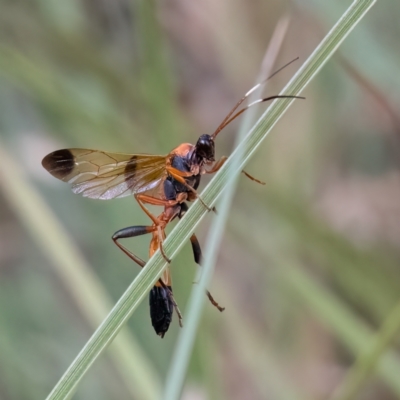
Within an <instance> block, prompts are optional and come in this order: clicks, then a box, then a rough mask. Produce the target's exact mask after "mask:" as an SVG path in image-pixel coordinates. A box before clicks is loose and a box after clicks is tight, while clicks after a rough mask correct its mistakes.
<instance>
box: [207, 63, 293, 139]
mask: <svg viewBox="0 0 400 400" xmlns="http://www.w3.org/2000/svg"><path fill="white" fill-rule="evenodd" d="M298 59H299V57H296V58H294V59H293V60H291V61H289V62H288V63H286V64H285V65H283V66H282V67H280V68H279V69H278V70H276V71H275V72H274V73H273V74H271V75H270V76H269V77H268V78H266V79H264V80H263V81H261V82H260V83H257V85H255V86H254V87H252V88H251V89H250V90H249V91H248V92H247V93H246V94H245V95H244V96H243V97H242V98H241V99H240V100H239V101H238V102H237V103H236V105H235V107H233V108H232V110H231V111H230V112H229V113H228V115H227V116H226V117H225V118H224V120H223V121H222V122H221V123H220V125H219V126H218V128H217V129H216V130H215V132H214V133H213V134H212V135H211V138H212V139H213V140H214V139H215V138H216V136H217V135H218V133H219V132H221V131H222V129H224V128H225V126H226V125H228V124H229V122H231V121H233V120H234V119H235V118H236V117H237V116H238V115H240V114H241V113H242V112H243V111H245V110H247V108H248V107H246V108H244V109H243V110H242V111H241V112H239V113H237V114H235V116H234V117H232V115H233V113H234V112H235V111H236V110H237V109H238V108H239V106H240V105H241V104H242V103H243V102H244V101H245V100H246V99H247V98H248V97H249V96H250V95H251V94H252V93H253V92H254V91H255V90H257V89H258V88H259V87H260V86H262V85H264V84H265V82H267V81H268V80H269V79H271V78H272V77H273V76H275V75H276V74H277V73H279V72H281V71H282V70H283V69H285V68H286V67H288V66H289V65H290V64H292V63H294V62H295V61H297V60H298ZM273 98H276V96H275V97H273ZM261 100H262V101H267V100H263V99H261ZM268 100H272V98H268ZM262 101H261V102H262Z"/></svg>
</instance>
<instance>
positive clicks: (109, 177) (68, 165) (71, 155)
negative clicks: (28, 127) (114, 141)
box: [42, 149, 167, 200]
mask: <svg viewBox="0 0 400 400" xmlns="http://www.w3.org/2000/svg"><path fill="white" fill-rule="evenodd" d="M166 158H167V156H157V155H151V154H124V153H108V152H105V151H98V150H90V149H63V150H57V151H55V152H53V153H50V154H48V155H47V156H46V157H45V158H44V159H43V161H42V165H43V167H44V168H45V169H47V171H49V172H50V173H51V174H52V175H53V176H54V177H56V178H58V179H60V180H62V181H64V182H68V183H70V184H71V186H72V191H73V192H74V193H78V194H81V195H82V196H84V197H90V198H92V199H101V200H109V199H114V198H119V197H125V196H129V195H131V194H134V193H141V192H146V191H150V190H151V191H154V190H155V189H156V188H157V186H158V185H160V183H161V182H162V180H163V178H164V176H165V174H166V171H165V165H166Z"/></svg>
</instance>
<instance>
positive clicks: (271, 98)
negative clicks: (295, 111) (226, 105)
mask: <svg viewBox="0 0 400 400" xmlns="http://www.w3.org/2000/svg"><path fill="white" fill-rule="evenodd" d="M275 99H301V100H305V97H302V96H290V95H281V96H271V97H265V98H264V99H258V100H255V101H253V102H251V103H250V104H249V105H248V106H246V107H244V108H242V109H241V110H239V111H238V112H236V113H235V114H234V115H233V116H231V117H230V118H229V119H228V120H227V121H225V123H224V125H223V126H222V127H221V130H222V129H224V128H225V127H226V126H227V125H228V124H230V123H231V122H232V121H233V120H234V119H236V118H237V117H238V116H239V115H241V114H243V113H244V112H245V111H246V110H248V109H249V108H250V107H252V106H254V105H256V104H260V103H264V102H265V101H270V100H275Z"/></svg>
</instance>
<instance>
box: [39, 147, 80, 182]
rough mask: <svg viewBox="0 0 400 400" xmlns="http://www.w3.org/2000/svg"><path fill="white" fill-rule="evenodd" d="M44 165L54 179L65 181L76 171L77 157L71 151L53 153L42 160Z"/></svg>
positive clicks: (63, 150) (64, 150)
mask: <svg viewBox="0 0 400 400" xmlns="http://www.w3.org/2000/svg"><path fill="white" fill-rule="evenodd" d="M42 165H43V167H44V168H45V169H47V171H49V172H50V173H51V174H52V175H53V176H54V177H56V178H58V179H63V178H65V177H66V176H68V175H69V174H70V173H71V172H72V171H73V169H74V166H75V157H74V155H73V154H72V152H71V150H69V149H62V150H57V151H53V153H50V154H47V156H46V157H45V158H43V160H42Z"/></svg>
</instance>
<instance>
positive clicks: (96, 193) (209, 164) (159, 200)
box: [42, 60, 302, 337]
mask: <svg viewBox="0 0 400 400" xmlns="http://www.w3.org/2000/svg"><path fill="white" fill-rule="evenodd" d="M293 61H295V60H293ZM293 61H292V62H293ZM290 63H291V62H290ZM290 63H288V64H286V65H285V66H284V67H282V68H280V69H279V70H278V71H276V72H275V73H274V74H273V75H275V74H276V73H278V72H279V71H280V70H282V69H283V68H285V67H286V66H287V65H289V64H290ZM273 75H271V76H270V77H269V78H271V77H272V76H273ZM269 78H268V79H269ZM262 83H263V82H262ZM262 83H260V84H258V85H256V86H255V87H253V88H252V89H251V90H250V91H249V92H248V93H247V94H246V95H245V96H244V97H243V98H242V99H241V100H240V101H239V102H238V103H237V104H236V105H235V107H234V108H233V109H232V110H231V111H230V113H229V114H228V115H227V116H226V117H225V119H224V120H223V121H222V123H221V124H220V125H219V127H218V128H217V129H216V131H215V132H214V133H213V134H212V135H207V134H205V135H202V136H200V138H199V139H198V140H197V142H196V144H195V145H193V144H190V143H184V144H181V145H179V146H177V147H176V148H175V149H173V150H172V151H171V152H170V153H169V154H167V155H166V156H160V155H150V154H124V153H109V152H104V151H99V150H90V149H63V150H57V151H55V152H53V153H50V154H48V155H47V156H46V157H45V158H44V159H43V161H42V165H43V167H44V168H45V169H46V170H47V171H49V172H50V173H51V174H52V175H53V176H54V177H56V178H58V179H60V180H62V181H65V182H68V183H70V184H71V186H72V191H73V192H74V193H78V194H81V195H83V196H84V197H89V198H93V199H101V200H109V199H114V198H120V197H125V196H129V195H133V196H134V197H135V199H136V200H137V202H138V203H139V205H140V207H141V208H142V210H143V211H144V212H145V213H146V214H147V215H148V216H149V218H150V219H151V220H152V222H153V224H152V225H150V226H132V227H128V228H124V229H121V230H119V231H118V232H116V233H115V234H114V235H113V240H114V243H115V244H116V245H117V246H118V247H119V248H120V249H121V250H122V251H124V253H125V254H127V255H128V256H129V257H130V258H131V259H132V260H133V261H135V262H136V263H137V264H139V265H140V266H141V267H143V266H144V265H145V262H144V261H143V260H142V259H140V258H139V257H137V256H136V255H134V254H133V253H132V252H130V251H129V250H127V249H126V248H125V247H123V246H122V245H121V244H120V243H119V242H118V240H119V239H122V238H129V237H135V236H139V235H143V234H147V233H151V234H152V239H151V242H150V252H149V253H150V256H152V255H153V254H154V252H155V251H156V250H158V249H160V251H161V253H162V255H163V257H164V258H165V259H166V260H167V261H168V262H170V260H169V259H168V257H167V256H166V254H165V253H164V250H163V246H162V243H163V241H164V239H165V227H166V226H167V225H168V223H170V222H171V221H172V220H174V219H175V218H177V217H178V218H182V216H183V215H184V213H185V212H186V211H187V205H186V203H185V202H186V201H193V200H194V199H196V198H198V197H199V196H198V194H197V188H198V186H199V184H200V180H201V176H202V175H204V174H209V173H214V172H216V171H218V169H219V168H221V166H222V165H223V164H224V162H225V161H226V159H227V158H226V157H222V158H221V159H220V160H219V161H217V162H216V161H215V145H214V140H215V138H216V136H217V135H218V133H219V132H220V131H221V130H222V129H223V128H224V127H225V126H226V125H228V124H229V123H230V122H231V121H233V120H234V119H235V118H236V117H238V116H239V115H241V114H242V113H243V112H244V111H245V110H247V109H248V108H249V107H251V106H252V105H254V104H257V103H262V102H265V101H268V100H272V99H277V98H302V97H296V96H290V95H288V96H286V95H284V96H271V97H267V98H262V99H259V100H257V101H255V102H253V103H251V104H249V105H248V106H246V107H244V108H242V109H240V110H239V111H236V110H237V109H238V108H239V106H240V105H241V104H242V103H243V101H244V100H245V99H246V98H247V97H248V96H249V95H250V94H251V93H252V92H253V91H254V90H256V89H257V88H258V87H259V86H260V85H261V84H262ZM235 111H236V112H235ZM243 173H244V174H245V175H246V176H247V177H249V178H250V179H252V180H254V181H256V182H259V183H262V182H260V181H257V180H256V179H254V178H253V177H251V176H250V175H249V174H247V173H246V172H245V171H243ZM199 200H200V201H202V199H201V198H200V197H199ZM202 203H203V204H204V202H203V201H202ZM145 204H151V205H156V206H163V207H164V211H163V212H162V213H161V214H160V215H159V216H158V217H156V216H154V215H153V214H152V213H151V212H150V211H149V210H148V209H147V208H146V206H145ZM204 206H205V207H207V208H208V210H211V209H210V208H209V207H208V206H207V205H206V204H204ZM190 240H191V243H192V249H193V253H194V258H195V261H196V262H197V263H198V264H200V262H201V250H200V246H199V243H198V240H197V238H196V236H195V235H192V237H191V239H190ZM207 295H208V297H209V299H210V301H211V303H212V304H213V305H214V306H216V307H217V308H218V309H219V310H220V311H222V310H223V308H222V307H220V306H219V305H218V303H216V302H215V301H214V299H213V298H212V296H211V294H210V293H209V292H208V291H207ZM173 308H175V310H176V311H177V314H178V316H179V321H180V323H181V315H180V312H179V309H178V307H177V305H176V302H175V300H174V298H173V295H172V289H171V277H170V273H169V269H167V270H166V271H165V272H164V274H163V276H162V277H161V278H160V279H159V280H158V282H157V283H156V284H155V286H154V287H153V289H152V290H151V292H150V315H151V320H152V324H153V327H154V329H155V331H156V333H157V334H158V335H160V336H161V337H163V336H164V334H165V332H166V331H167V330H168V327H169V325H170V322H171V319H172V314H173Z"/></svg>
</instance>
